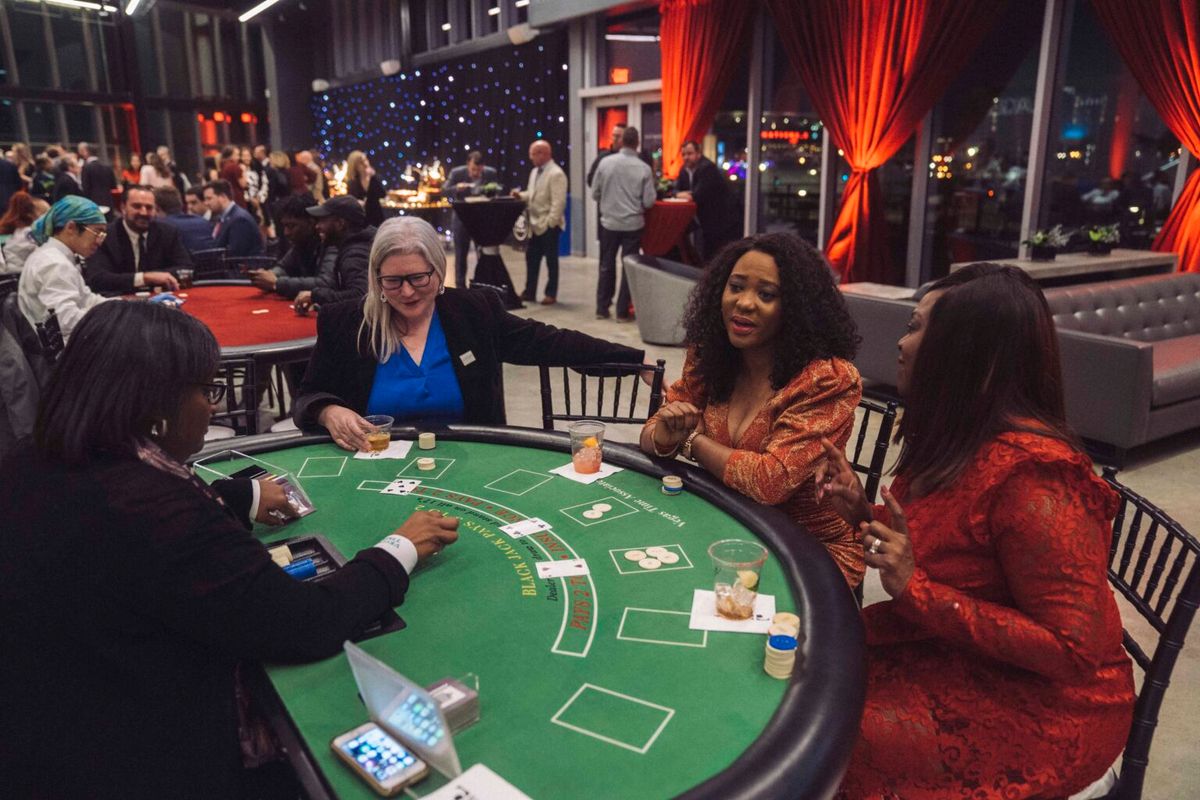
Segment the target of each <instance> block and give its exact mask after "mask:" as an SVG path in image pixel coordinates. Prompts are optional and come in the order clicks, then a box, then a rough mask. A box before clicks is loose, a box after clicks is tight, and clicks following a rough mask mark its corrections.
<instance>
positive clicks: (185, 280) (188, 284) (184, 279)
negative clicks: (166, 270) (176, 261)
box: [175, 269, 196, 289]
mask: <svg viewBox="0 0 1200 800" xmlns="http://www.w3.org/2000/svg"><path fill="white" fill-rule="evenodd" d="M195 274H196V272H195V270H191V269H177V270H175V278H176V279H177V280H178V281H179V288H180V289H190V288H192V277H193V276H194V275H195Z"/></svg>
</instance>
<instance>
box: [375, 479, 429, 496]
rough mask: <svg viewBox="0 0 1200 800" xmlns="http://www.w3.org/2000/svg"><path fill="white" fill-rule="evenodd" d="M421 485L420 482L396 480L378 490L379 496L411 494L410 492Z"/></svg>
mask: <svg viewBox="0 0 1200 800" xmlns="http://www.w3.org/2000/svg"><path fill="white" fill-rule="evenodd" d="M420 485H421V482H420V481H414V480H412V479H410V478H397V479H396V480H394V481H392V482H391V483H389V484H388V485H387V486H385V487H383V489H381V490H380V492H379V493H380V494H398V495H406V494H412V490H413V489H415V488H417V487H418V486H420Z"/></svg>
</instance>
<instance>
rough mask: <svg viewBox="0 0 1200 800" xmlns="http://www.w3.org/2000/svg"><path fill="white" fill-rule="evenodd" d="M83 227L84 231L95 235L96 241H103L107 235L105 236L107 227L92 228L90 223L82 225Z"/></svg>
mask: <svg viewBox="0 0 1200 800" xmlns="http://www.w3.org/2000/svg"><path fill="white" fill-rule="evenodd" d="M83 229H84V230H85V231H87V232H88V233H90V234H91V235H92V236H95V237H96V241H98V242H103V241H104V239H105V237H107V236H108V229H107V228H99V229H97V228H93V227H91V226H90V225H84V226H83Z"/></svg>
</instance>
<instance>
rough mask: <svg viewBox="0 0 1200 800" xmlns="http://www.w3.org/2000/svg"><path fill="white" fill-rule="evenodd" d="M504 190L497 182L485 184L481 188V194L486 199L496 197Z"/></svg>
mask: <svg viewBox="0 0 1200 800" xmlns="http://www.w3.org/2000/svg"><path fill="white" fill-rule="evenodd" d="M503 190H504V187H503V186H501V185H500V184H498V183H496V182H495V181H491V182H489V183H485V184H483V185H482V186H480V187H479V193H480V194H481V195H483V196H484V197H496V196H497V195H499V194H500V192H502V191H503Z"/></svg>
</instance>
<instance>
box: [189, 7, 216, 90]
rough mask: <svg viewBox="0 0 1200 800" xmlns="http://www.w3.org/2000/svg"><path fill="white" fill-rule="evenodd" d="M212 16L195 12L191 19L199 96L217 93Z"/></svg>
mask: <svg viewBox="0 0 1200 800" xmlns="http://www.w3.org/2000/svg"><path fill="white" fill-rule="evenodd" d="M212 31H213V29H212V18H211V17H209V16H208V15H207V14H196V15H195V16H194V17H193V19H192V37H193V40H194V42H195V46H196V71H197V72H198V73H199V77H200V96H201V97H215V96H216V94H217V67H216V54H215V52H214V47H213V32H212Z"/></svg>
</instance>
